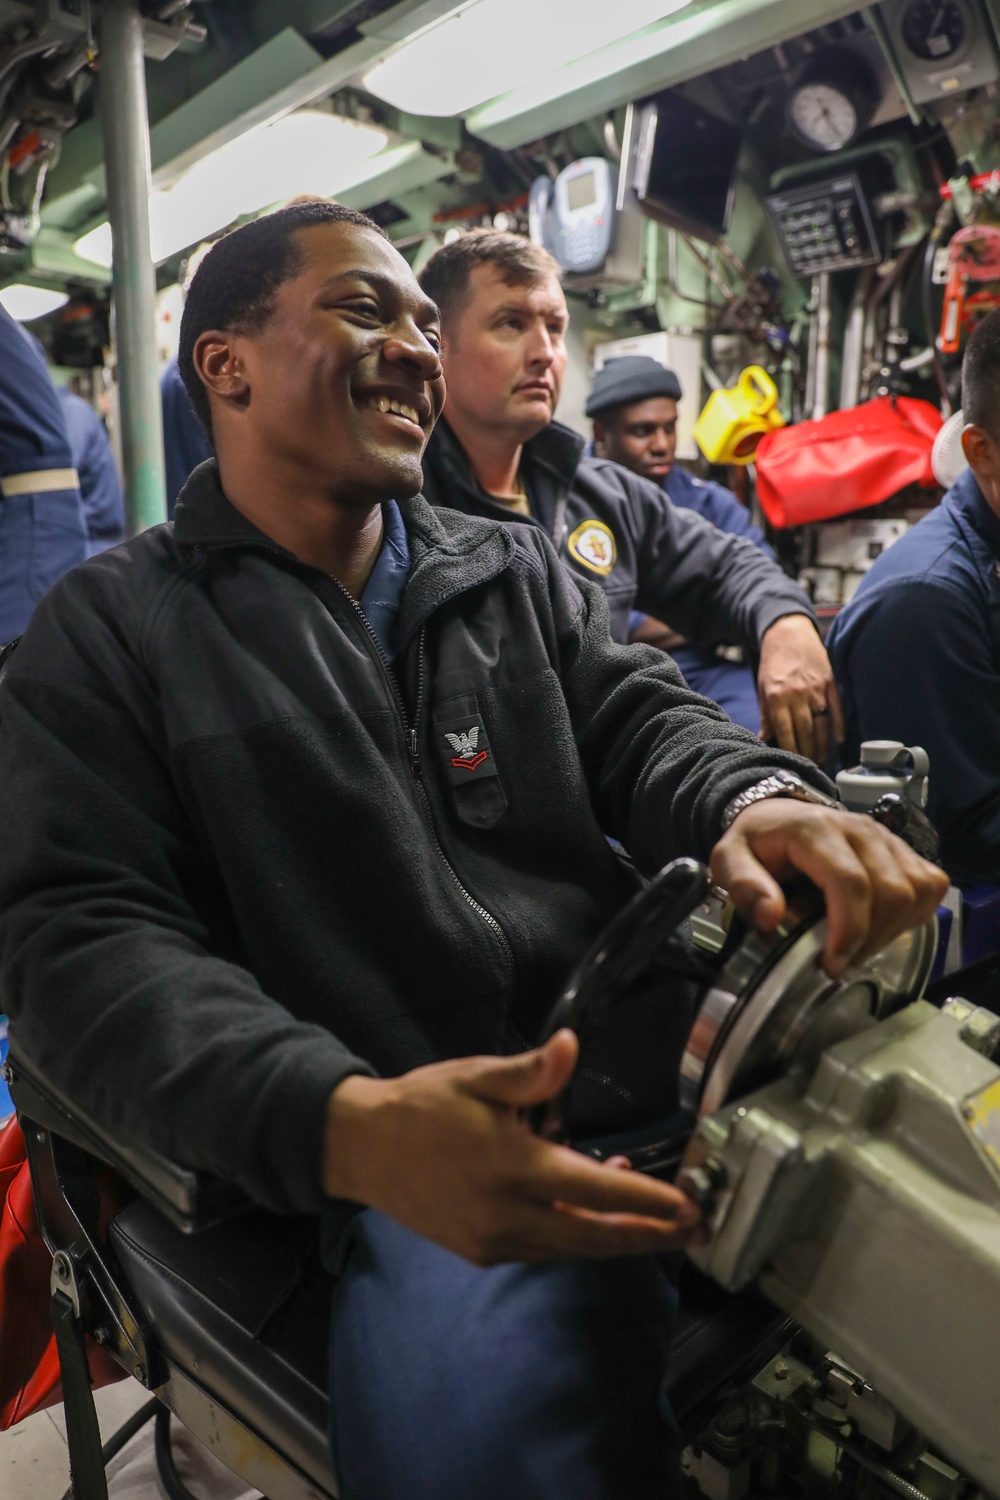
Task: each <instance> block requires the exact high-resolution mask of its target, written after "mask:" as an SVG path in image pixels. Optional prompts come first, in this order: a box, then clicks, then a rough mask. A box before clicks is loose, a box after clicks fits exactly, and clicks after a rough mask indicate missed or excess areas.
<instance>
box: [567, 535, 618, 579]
mask: <svg viewBox="0 0 1000 1500" xmlns="http://www.w3.org/2000/svg"><path fill="white" fill-rule="evenodd" d="M566 547H567V550H568V552H569V555H570V557H572V558H574V559H575V560H576V561H577V562H578V563H583V566H584V567H585V568H587V569H588V570H589V571H590V572H591V573H599V574H600V575H601V577H602V578H605V577H606V576H607V575H608V574H609V573H610V572H611V569H612V568H613V567H614V565H615V563H616V562H617V561H618V548H617V547H616V546H615V538H614V532H613V531H612V530H611V528H610V527H609V526H605V524H604V522H603V521H584V522H583V524H582V525H581V526H578V527H577V528H576V530H575V531H574V532H573V534H572V536H571V537H570V539H569V541H568V542H567V543H566Z"/></svg>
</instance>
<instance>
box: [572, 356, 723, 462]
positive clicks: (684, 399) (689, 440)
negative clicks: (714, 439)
mask: <svg viewBox="0 0 1000 1500" xmlns="http://www.w3.org/2000/svg"><path fill="white" fill-rule="evenodd" d="M625 354H644V355H645V356H646V357H647V359H655V360H658V361H659V363H660V364H661V365H665V366H666V368H667V369H668V370H673V372H674V374H675V375H676V376H677V379H678V380H679V381H680V383H681V390H682V392H683V395H682V396H681V399H680V400H679V401H678V403H677V457H678V458H679V459H684V460H687V459H692V458H697V457H698V446H697V444H696V443H695V440H694V424H695V422H697V420H698V413H699V412H700V411H701V363H702V344H701V338H700V337H699V335H697V334H694V333H642V334H637V335H636V337H635V338H628V339H615V340H614V341H613V342H612V343H610V344H598V346H597V348H596V349H595V350H594V373H595V374H596V372H597V371H598V370H600V369H601V368H602V367H603V366H604V365H605V364H606V363H607V361H608V360H609V359H620V358H621V357H622V356H623V355H625Z"/></svg>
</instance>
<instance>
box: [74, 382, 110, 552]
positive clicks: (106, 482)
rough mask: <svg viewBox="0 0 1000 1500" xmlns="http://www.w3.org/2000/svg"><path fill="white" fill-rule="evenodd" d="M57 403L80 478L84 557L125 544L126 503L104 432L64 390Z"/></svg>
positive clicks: (93, 413)
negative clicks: (85, 542)
mask: <svg viewBox="0 0 1000 1500" xmlns="http://www.w3.org/2000/svg"><path fill="white" fill-rule="evenodd" d="M59 400H60V402H61V403H62V409H63V416H64V417H65V419H66V431H67V433H68V434H69V445H70V448H71V450H72V453H73V457H74V459H75V467H76V472H77V474H78V475H79V477H80V500H81V502H82V504H83V515H84V520H85V522H86V525H87V556H88V557H93V556H94V554H95V552H104V551H105V550H106V549H107V548H108V547H117V545H118V543H119V542H123V541H124V540H125V499H124V496H123V495H122V485H121V480H120V479H119V478H118V465H117V464H116V463H115V456H114V454H113V453H112V451H111V443H110V441H109V440H108V434H107V429H106V428H105V426H104V423H103V422H102V421H101V419H100V417H99V416H98V415H97V412H96V411H95V410H94V408H93V407H92V406H91V404H90V402H89V401H85V400H84V399H83V397H82V396H77V395H76V394H75V393H74V392H73V391H70V390H67V389H66V388H65V386H60V387H59Z"/></svg>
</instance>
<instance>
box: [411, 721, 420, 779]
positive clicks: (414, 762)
mask: <svg viewBox="0 0 1000 1500" xmlns="http://www.w3.org/2000/svg"><path fill="white" fill-rule="evenodd" d="M410 770H411V771H412V772H413V774H414V776H419V775H420V774H421V770H420V749H419V746H418V745H417V731H416V730H415V729H411V730H410Z"/></svg>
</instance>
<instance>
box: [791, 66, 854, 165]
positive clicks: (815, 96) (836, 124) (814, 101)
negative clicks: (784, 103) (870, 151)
mask: <svg viewBox="0 0 1000 1500" xmlns="http://www.w3.org/2000/svg"><path fill="white" fill-rule="evenodd" d="M788 114H789V118H790V120H791V123H792V125H793V127H794V129H795V131H796V132H797V133H798V135H800V136H801V137H802V139H803V140H804V141H805V142H806V143H807V144H808V145H810V146H813V147H815V149H816V150H819V151H839V150H841V148H842V147H844V146H846V145H847V143H848V141H850V140H851V139H852V138H853V136H854V135H855V134H856V132H857V129H858V111H857V108H856V107H855V104H854V102H853V100H852V99H850V98H849V97H848V95H847V94H846V93H845V92H844V90H843V89H842V88H839V87H838V86H837V85H836V84H833V83H822V82H819V81H817V82H814V83H802V84H800V85H799V87H798V88H797V89H796V90H795V92H794V93H793V94H792V97H791V99H790V100H789V105H788Z"/></svg>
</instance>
